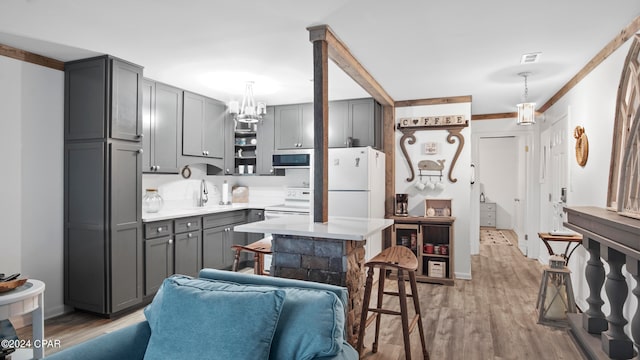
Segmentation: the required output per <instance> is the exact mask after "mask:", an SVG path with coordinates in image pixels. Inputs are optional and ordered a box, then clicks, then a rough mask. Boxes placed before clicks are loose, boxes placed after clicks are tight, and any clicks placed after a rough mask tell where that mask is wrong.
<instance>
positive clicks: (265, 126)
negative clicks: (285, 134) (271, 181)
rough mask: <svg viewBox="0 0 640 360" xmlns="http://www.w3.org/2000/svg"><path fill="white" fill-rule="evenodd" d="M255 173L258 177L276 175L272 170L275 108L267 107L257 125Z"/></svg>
mask: <svg viewBox="0 0 640 360" xmlns="http://www.w3.org/2000/svg"><path fill="white" fill-rule="evenodd" d="M256 140H257V142H258V146H257V149H256V173H257V174H260V175H276V170H275V169H274V168H273V166H272V164H273V159H272V157H273V150H274V148H275V108H274V107H273V106H267V113H266V114H265V116H264V117H263V118H262V121H260V123H258V134H257V136H256Z"/></svg>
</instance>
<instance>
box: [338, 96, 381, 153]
mask: <svg viewBox="0 0 640 360" xmlns="http://www.w3.org/2000/svg"><path fill="white" fill-rule="evenodd" d="M351 146H371V147H373V148H376V149H380V148H381V146H382V107H381V106H380V104H379V103H377V102H376V101H375V100H374V99H356V100H340V101H332V102H330V103H329V147H337V148H340V147H351Z"/></svg>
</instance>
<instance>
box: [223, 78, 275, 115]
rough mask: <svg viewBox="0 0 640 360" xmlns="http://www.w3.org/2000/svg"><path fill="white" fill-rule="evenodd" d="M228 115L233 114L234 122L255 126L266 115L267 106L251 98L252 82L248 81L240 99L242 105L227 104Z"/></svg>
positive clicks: (231, 102)
mask: <svg viewBox="0 0 640 360" xmlns="http://www.w3.org/2000/svg"><path fill="white" fill-rule="evenodd" d="M229 113H231V114H233V116H234V120H236V121H239V122H243V123H248V124H255V123H257V122H258V121H260V119H262V117H263V116H264V115H265V114H266V113H267V105H266V104H265V103H262V102H259V103H257V104H256V101H255V100H254V98H253V81H248V82H247V85H246V87H245V90H244V96H243V97H242V105H240V104H238V102H237V101H235V100H234V101H230V102H229Z"/></svg>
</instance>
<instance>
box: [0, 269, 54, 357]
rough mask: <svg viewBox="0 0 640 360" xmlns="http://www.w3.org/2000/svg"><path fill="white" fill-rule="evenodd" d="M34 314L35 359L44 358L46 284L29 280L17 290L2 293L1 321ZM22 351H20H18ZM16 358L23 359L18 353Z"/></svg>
mask: <svg viewBox="0 0 640 360" xmlns="http://www.w3.org/2000/svg"><path fill="white" fill-rule="evenodd" d="M27 313H32V316H33V320H32V321H33V325H32V329H33V343H32V344H34V345H37V346H34V347H33V358H34V359H42V358H44V347H43V346H42V343H43V340H44V283H43V282H42V281H40V280H33V279H29V280H27V282H26V283H25V284H24V285H22V286H20V287H18V288H16V289H15V290H12V291H8V292H5V293H0V320H4V319H8V318H10V317H14V316H20V315H24V314H27ZM18 350H20V349H18ZM14 354H15V355H14ZM12 355H14V358H22V354H19V353H18V351H16V352H15V353H13V354H12Z"/></svg>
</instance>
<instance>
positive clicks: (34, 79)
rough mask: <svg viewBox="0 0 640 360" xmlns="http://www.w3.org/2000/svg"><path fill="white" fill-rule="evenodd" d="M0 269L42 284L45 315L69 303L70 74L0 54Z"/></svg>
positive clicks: (59, 310) (58, 311) (59, 309)
mask: <svg viewBox="0 0 640 360" xmlns="http://www.w3.org/2000/svg"><path fill="white" fill-rule="evenodd" d="M0 99H2V101H3V102H2V106H0V118H1V119H2V121H0V134H1V135H0V156H1V157H2V163H3V167H4V168H5V169H6V173H5V174H6V175H5V176H2V177H0V191H1V193H0V196H1V199H2V204H3V206H2V207H1V208H0V226H1V227H2V228H3V229H4V231H5V234H3V236H2V237H1V238H2V240H0V247H1V248H2V251H1V252H0V272H4V273H10V272H11V273H12V272H20V273H22V274H23V275H24V276H26V277H29V278H35V279H39V280H42V281H44V283H45V284H46V289H45V295H44V298H45V316H46V317H51V316H55V315H59V314H61V313H63V312H64V305H63V114H64V107H63V99H64V73H63V72H62V71H58V70H53V69H49V68H45V67H42V66H38V65H33V64H30V63H25V62H21V61H18V60H14V59H10V58H6V57H2V56H0Z"/></svg>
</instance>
